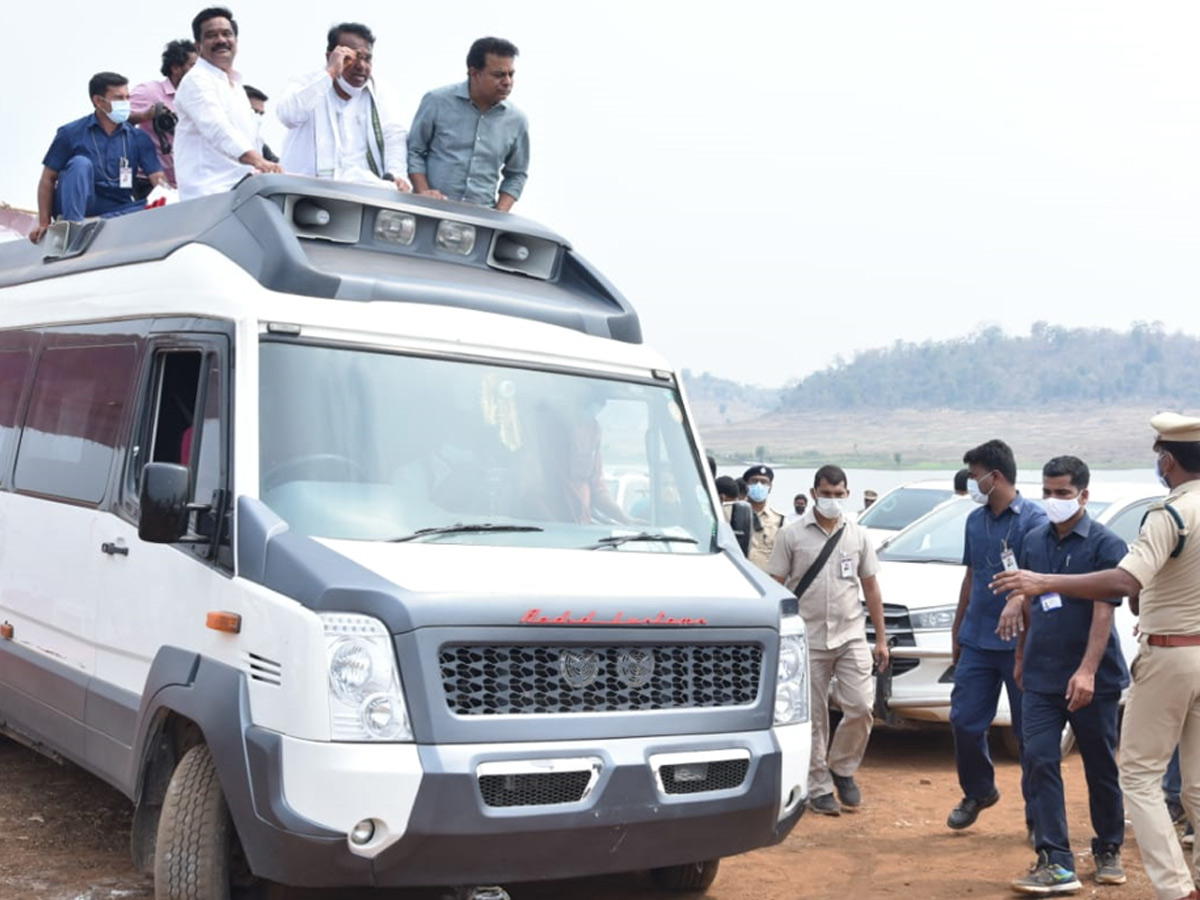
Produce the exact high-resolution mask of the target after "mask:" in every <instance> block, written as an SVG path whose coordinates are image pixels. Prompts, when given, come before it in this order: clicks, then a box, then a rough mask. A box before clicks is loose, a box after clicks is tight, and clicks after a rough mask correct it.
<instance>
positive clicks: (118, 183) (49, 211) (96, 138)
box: [29, 72, 167, 244]
mask: <svg viewBox="0 0 1200 900" xmlns="http://www.w3.org/2000/svg"><path fill="white" fill-rule="evenodd" d="M88 94H89V96H90V97H91V98H92V106H93V107H95V110H94V111H93V112H92V113H89V114H88V115H86V116H84V117H83V118H82V119H76V120H75V121H74V122H68V123H67V124H66V125H63V126H62V127H61V128H59V129H58V132H57V133H56V134H55V135H54V141H53V142H52V143H51V144H50V149H49V150H47V151H46V158H45V159H43V160H42V166H43V168H42V177H41V180H40V181H39V182H38V189H37V200H38V224H37V227H36V228H34V229H33V231H31V232H30V233H29V239H30V240H31V241H33V242H34V243H35V244H36V243H37V242H38V241H40V240H41V239H42V235H44V234H45V233H46V229H47V228H49V227H50V221H51V219H52V218H62V219H66V220H67V221H70V222H82V221H83V220H84V219H85V218H86V217H88V216H119V215H123V214H124V213H127V212H136V211H137V210H139V209H144V208H145V204H144V203H142V202H139V201H135V200H134V198H133V176H134V175H136V174H137V173H138V170H141V171H142V173H143V174H145V175H146V176H147V177H149V179H150V183H151V184H155V185H158V184H161V185H163V186H164V187H165V186H167V179H166V176H164V175H163V171H162V163H161V162H159V160H158V154H157V153H156V152H155V150H154V144H153V143H152V142H151V140H150V138H149V137H148V136H147V135H146V133H145V132H144V131H142V130H141V129H140V128H135V127H134V126H132V125H130V124H129V115H130V102H129V79H127V78H125V76H123V75H118V74H117V73H116V72H98V73H96V74H95V75H93V76H92V79H91V81H89V82H88Z"/></svg>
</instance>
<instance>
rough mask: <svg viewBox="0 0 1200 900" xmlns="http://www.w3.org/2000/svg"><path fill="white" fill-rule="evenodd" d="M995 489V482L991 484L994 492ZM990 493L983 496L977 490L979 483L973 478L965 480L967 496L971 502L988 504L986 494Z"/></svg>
mask: <svg viewBox="0 0 1200 900" xmlns="http://www.w3.org/2000/svg"><path fill="white" fill-rule="evenodd" d="M995 488H996V485H995V482H993V483H992V490H995ZM990 493H991V491H988V492H987V494H985V493H984V492H983V491H981V490H980V489H979V482H978V481H976V480H975V479H974V478H968V479H967V495H968V496H970V498H971V499H972V500H974V501H975V502H976V503H987V502H988V494H990Z"/></svg>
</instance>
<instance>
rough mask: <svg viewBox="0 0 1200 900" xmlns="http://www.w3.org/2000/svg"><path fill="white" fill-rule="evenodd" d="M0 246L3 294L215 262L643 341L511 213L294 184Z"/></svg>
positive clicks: (536, 229)
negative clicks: (205, 257) (205, 254)
mask: <svg viewBox="0 0 1200 900" xmlns="http://www.w3.org/2000/svg"><path fill="white" fill-rule="evenodd" d="M53 229H54V231H53V236H52V237H48V238H43V241H42V243H41V244H39V245H34V244H31V243H29V242H28V241H11V242H9V243H8V244H2V245H0V287H7V286H12V285H17V284H24V283H27V282H34V281H41V280H43V279H47V278H55V277H59V276H63V275H67V274H72V273H75V272H85V271H94V270H99V269H106V268H111V267H115V266H127V265H130V264H135V263H146V262H153V261H156V260H163V259H166V258H167V257H168V256H169V255H170V254H171V253H173V252H175V251H176V250H178V249H179V248H181V247H184V246H186V245H188V244H203V245H206V246H209V247H212V248H213V249H215V250H217V251H218V252H220V253H222V254H223V255H224V256H226V257H227V258H228V259H230V260H231V261H233V262H234V263H236V264H237V265H238V266H240V267H241V268H242V269H243V270H245V271H246V272H247V273H248V274H249V275H250V276H251V277H253V278H254V279H256V280H257V281H258V282H259V283H260V284H261V285H263V286H264V287H266V288H268V289H270V290H274V291H281V292H287V293H293V294H301V295H304V296H308V297H322V298H328V299H330V300H339V301H351V302H353V301H396V302H406V303H427V304H435V305H442V306H454V307H460V308H465V309H475V310H481V311H486V312H494V313H500V314H503V315H510V316H518V317H521V318H525V319H533V320H536V321H542V322H548V323H550V324H554V325H559V326H562V327H565V328H573V329H575V330H577V331H581V332H584V333H586V334H593V335H597V336H601V337H607V338H612V339H614V340H619V341H625V342H628V343H641V340H642V336H641V325H640V323H639V322H638V317H637V313H636V312H635V311H634V309H633V307H632V306H631V305H630V304H629V302H628V301H627V300H626V299H625V298H624V297H623V296H622V295H621V294H620V292H619V291H617V289H616V288H615V287H613V286H612V285H611V284H610V283H609V282H608V281H607V279H605V278H604V276H603V275H601V274H600V273H599V272H597V271H596V270H595V269H594V268H593V267H592V266H591V265H590V264H588V262H587V261H586V260H584V259H583V257H581V256H580V255H579V254H578V253H576V252H575V251H574V249H573V248H572V247H571V245H570V244H569V243H568V242H567V241H566V239H564V238H562V237H561V236H559V235H558V234H556V233H554V232H553V231H550V230H549V229H547V228H544V227H543V226H541V225H538V224H537V223H535V222H532V221H530V220H528V219H523V218H521V217H519V216H514V215H512V214H511V213H502V212H496V211H495V210H491V209H485V208H483V207H478V206H472V205H469V204H464V203H455V202H452V201H444V200H433V199H429V198H426V197H420V196H414V195H411V194H402V193H399V192H396V191H394V190H391V189H387V188H375V187H370V186H366V185H356V184H347V183H343V182H337V181H330V180H325V179H315V178H305V177H301V176H295V175H259V176H255V177H250V178H246V179H244V180H243V181H242V182H241V183H240V184H239V185H238V186H237V187H235V188H234V189H233V190H231V191H228V192H226V193H223V194H216V195H213V196H209V197H203V198H199V199H195V200H188V201H185V202H183V203H176V204H171V205H168V206H164V207H161V208H157V209H152V210H147V211H145V212H139V213H136V214H133V215H128V216H122V217H118V218H114V219H104V220H89V221H88V222H86V223H56V224H55V226H53Z"/></svg>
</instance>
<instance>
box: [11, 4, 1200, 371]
mask: <svg viewBox="0 0 1200 900" xmlns="http://www.w3.org/2000/svg"><path fill="white" fill-rule="evenodd" d="M204 5H206V4H204V3H195V4H192V5H188V4H180V3H177V2H168V3H144V2H131V3H125V4H118V5H117V6H113V5H112V4H97V3H94V2H88V3H83V2H79V0H59V2H56V3H53V4H40V3H22V4H16V3H5V4H4V5H3V7H2V9H0V28H2V31H3V33H4V34H5V35H6V36H7V37H8V39H9V45H8V47H7V48H6V50H5V52H4V54H3V55H0V73H2V75H3V83H4V84H6V85H7V88H6V89H5V91H4V93H3V96H2V98H0V115H2V116H3V122H4V126H3V131H4V133H5V136H4V138H3V142H4V154H3V160H4V165H3V166H2V167H0V200H6V201H8V202H9V203H11V204H13V205H14V206H26V207H33V206H34V204H35V186H36V183H37V179H38V176H39V174H40V171H41V159H42V156H43V154H44V153H45V151H46V148H47V147H48V146H49V143H50V140H51V138H52V137H53V135H54V130H55V128H56V127H57V126H58V125H61V124H63V123H65V122H67V121H70V120H71V119H74V118H77V117H79V116H81V115H84V114H85V113H87V112H88V111H89V110H90V104H89V102H88V99H87V96H86V95H87V80H88V78H89V77H90V76H91V75H92V74H93V73H94V72H96V71H99V70H103V69H111V70H115V71H118V72H121V73H122V74H124V75H126V76H128V77H129V79H130V80H131V82H132V83H134V84H136V83H137V82H140V81H145V80H149V79H152V78H159V77H161V76H159V75H158V66H159V64H160V54H161V50H162V45H163V44H164V43H165V42H166V41H168V40H170V39H172V38H179V37H190V33H189V32H190V22H191V18H192V16H193V15H194V14H195V12H197V11H199V10H200V9H201V8H202V7H203V6H204ZM230 5H231V6H232V9H233V11H234V13H235V15H236V18H237V19H238V21H239V24H240V26H241V47H240V52H239V56H238V61H237V66H238V69H239V70H240V71H241V72H242V73H243V75H244V77H245V78H246V80H247V81H248V82H249V83H252V84H255V85H257V86H258V87H260V88H262V89H263V90H265V91H266V92H267V93H268V94H270V95H272V97H275V96H278V94H279V93H280V92H281V91H282V90H283V88H284V86H285V84H286V81H287V79H288V77H289V76H291V75H294V74H299V73H301V72H303V71H306V70H312V69H316V68H317V67H319V66H321V65H322V64H323V60H324V39H325V38H324V34H325V31H326V30H327V29H328V27H329V26H330V25H331V24H333V23H334V22H335V21H341V20H345V19H349V20H359V21H362V22H365V23H366V24H368V25H369V26H370V27H371V28H372V29H373V30H374V31H375V32H376V35H377V37H378V39H379V40H378V44H377V45H376V54H375V58H376V65H375V74H376V76H377V77H378V78H379V79H380V80H384V81H386V82H388V84H389V85H390V86H391V88H392V90H393V92H395V93H397V94H398V95H399V96H400V97H401V99H403V100H404V101H405V102H406V103H407V104H408V108H409V109H410V110H415V108H416V104H417V102H418V101H419V99H420V96H421V94H422V93H424V91H425V90H427V89H429V88H431V87H435V86H438V85H442V84H446V83H449V82H451V81H456V80H458V79H460V78H462V77H464V76H465V62H464V58H465V55H466V50H467V47H468V46H469V45H470V42H471V41H472V40H473V39H474V38H476V37H479V36H482V35H484V34H496V35H499V36H502V37H507V38H509V39H510V40H512V41H513V42H515V43H516V44H517V45H518V46H519V47H520V49H521V56H520V57H519V59H518V60H517V79H516V88H515V91H514V94H513V100H514V101H515V102H516V103H517V104H518V105H519V106H521V107H522V108H523V109H525V110H526V112H527V113H528V114H529V117H530V120H531V133H532V142H533V162H532V165H531V168H530V177H529V183H528V185H527V187H526V190H525V194H524V196H523V198H522V199H521V202H520V203H519V204H518V205H517V211H518V212H519V213H520V214H522V215H525V216H529V217H531V218H534V219H538V220H540V221H542V222H544V223H546V224H547V225H550V226H551V227H554V228H556V229H558V230H559V231H560V232H561V233H562V234H564V235H565V236H566V237H567V238H568V239H569V240H571V241H572V243H573V244H574V245H575V247H576V249H578V250H579V251H580V252H581V253H582V254H583V255H584V256H586V257H587V258H589V259H590V260H591V261H592V262H594V263H595V264H596V265H597V266H599V267H600V268H601V269H602V270H603V271H604V272H605V273H606V274H607V275H608V276H609V277H610V279H611V280H612V281H613V282H614V283H615V284H616V285H617V286H618V287H619V288H620V289H621V290H622V291H623V292H624V293H625V294H626V295H627V296H628V297H629V299H630V300H631V301H632V302H633V303H634V305H635V306H636V307H637V309H638V310H639V312H640V313H641V316H642V324H643V330H644V332H645V335H646V338H647V341H648V342H649V343H651V344H653V345H655V346H657V347H658V348H659V349H661V350H662V351H664V352H665V353H666V354H667V355H668V356H669V357H670V358H671V360H672V361H673V362H674V364H675V365H677V366H680V367H689V368H691V369H693V370H694V371H696V372H701V371H705V370H707V371H711V372H712V373H714V374H716V375H720V376H723V377H729V378H734V379H737V380H739V381H745V382H755V383H759V384H763V385H768V386H775V385H781V384H783V383H785V382H787V381H789V380H791V379H795V378H800V377H803V376H804V375H806V374H808V373H809V372H812V371H814V370H816V369H820V368H823V367H824V366H826V365H828V364H829V363H830V362H832V361H833V360H834V359H835V358H836V357H837V356H838V355H841V356H842V357H843V358H845V359H849V358H850V357H851V356H852V355H853V353H854V352H855V351H856V350H859V349H866V348H871V347H878V346H884V345H888V344H891V343H892V342H893V341H895V340H898V339H899V340H905V341H922V340H925V339H928V338H933V339H941V338H949V337H956V336H962V335H965V334H968V333H970V332H971V331H974V330H976V329H977V328H979V327H980V326H981V325H989V324H998V325H1000V326H1002V327H1003V328H1004V329H1005V330H1006V331H1008V332H1009V333H1026V332H1027V331H1028V328H1029V325H1030V324H1031V323H1032V322H1034V321H1037V320H1039V319H1044V320H1046V321H1049V322H1051V323H1053V324H1062V325H1068V326H1081V325H1095V326H1108V327H1114V328H1120V329H1125V328H1128V326H1129V325H1130V323H1132V322H1134V321H1137V320H1150V321H1153V320H1159V321H1162V322H1163V323H1164V325H1165V326H1166V327H1167V329H1168V330H1183V331H1185V332H1188V333H1191V334H1197V333H1200V312H1197V310H1198V308H1200V54H1198V53H1197V52H1196V46H1197V41H1198V38H1200V3H1196V2H1195V0H1176V2H1154V0H1142V2H1136V3H1135V2H1132V0H1125V2H1101V0H1079V2H1060V0H1034V2H1020V0H1004V2H977V0H969V2H963V0H946V2H912V0H908V2H898V0H875V2H843V0H832V2H831V0H821V2H812V0H799V2H791V3H786V4H785V3H783V2H779V3H763V2H753V0H749V2H738V3H713V2H691V3H687V4H685V3H678V2H665V0H640V2H630V0H607V2H604V3H595V2H590V0H582V2H576V3H561V2H547V0H510V2H508V3H504V4H496V3H482V2H475V0H459V2H457V3H453V4H447V3H437V2H432V3H424V4H418V3H395V2H380V0H364V2H355V0H350V2H341V3H336V4H335V3H316V2H312V0H289V2H265V0H238V2H232V3H231V4H230ZM281 128H282V126H279V125H278V123H277V122H274V123H273V125H272V128H271V129H270V130H269V131H268V139H269V141H270V143H272V144H273V145H275V146H276V147H278V146H279V145H280V144H281V143H282V138H281V135H282V131H281ZM131 277H136V276H134V275H132V274H131Z"/></svg>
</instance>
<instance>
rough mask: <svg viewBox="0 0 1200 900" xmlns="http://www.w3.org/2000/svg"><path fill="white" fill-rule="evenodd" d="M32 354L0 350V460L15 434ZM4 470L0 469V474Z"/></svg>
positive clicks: (6, 454) (4, 455) (12, 441)
mask: <svg viewBox="0 0 1200 900" xmlns="http://www.w3.org/2000/svg"><path fill="white" fill-rule="evenodd" d="M32 361H33V354H32V353H31V352H30V351H29V350H25V349H21V350H7V349H6V350H0V462H3V461H4V460H5V459H7V457H8V452H9V450H10V449H11V447H12V445H13V443H15V438H16V435H17V425H18V424H19V423H18V421H17V415H18V413H19V412H20V408H21V396H22V395H23V394H24V392H25V382H26V381H27V380H28V378H29V369H30V363H31V362H32ZM3 474H4V470H3V469H0V476H2V475H3Z"/></svg>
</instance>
